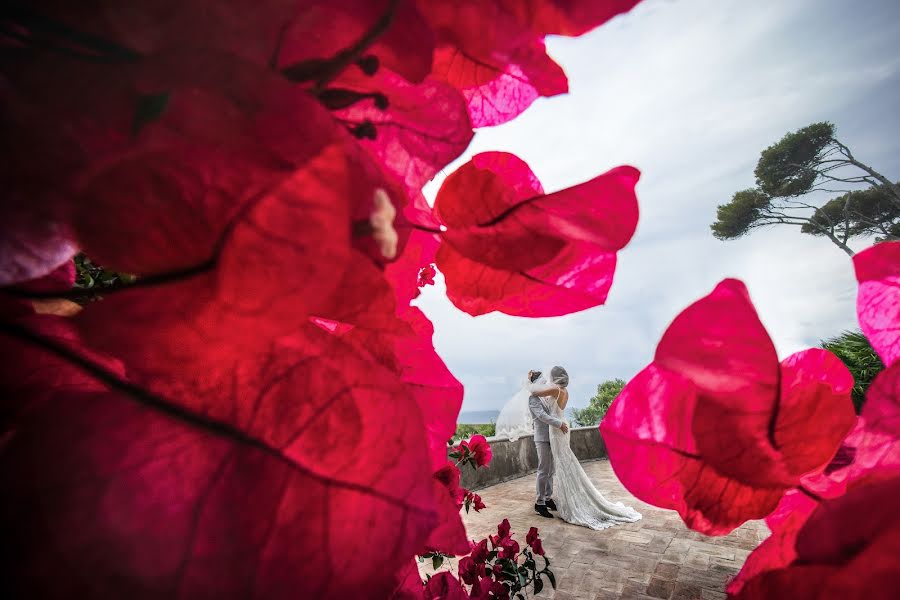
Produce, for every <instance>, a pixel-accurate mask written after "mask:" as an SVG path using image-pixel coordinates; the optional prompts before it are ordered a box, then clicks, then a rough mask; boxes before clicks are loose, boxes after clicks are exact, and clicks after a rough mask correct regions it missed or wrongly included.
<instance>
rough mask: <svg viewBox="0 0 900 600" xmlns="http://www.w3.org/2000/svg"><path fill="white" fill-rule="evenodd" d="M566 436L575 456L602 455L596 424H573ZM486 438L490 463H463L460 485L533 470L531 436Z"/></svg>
mask: <svg viewBox="0 0 900 600" xmlns="http://www.w3.org/2000/svg"><path fill="white" fill-rule="evenodd" d="M570 438H571V442H570V443H571V446H572V451H573V452H575V456H577V457H578V460H581V461H586V460H596V459H598V458H606V446H605V445H604V444H603V438H601V437H600V430H599V429H597V426H596V425H594V426H591V427H576V428H573V429H572V430H571V435H570ZM487 441H488V443H490V445H491V450H492V451H493V455H494V457H493V459H491V464H490V465H488V466H487V467H482V468H480V469H477V470H475V469H472V468H471V467H468V466H466V467H463V468H462V469H461V471H462V479H461V480H460V484H461V485H462V486H463V487H464V488H467V489H470V490H478V489H481V488H485V487H488V486H491V485H494V484H495V483H501V482H503V481H508V480H510V479H516V478H517V477H522V476H523V475H528V474H529V473H534V472H535V471H536V470H537V451H536V450H535V447H534V437H533V436H530V435H526V436H523V437H520V438H519V439H517V440H516V441H515V442H511V441H509V440H508V439H506V438H501V437H489V438H487Z"/></svg>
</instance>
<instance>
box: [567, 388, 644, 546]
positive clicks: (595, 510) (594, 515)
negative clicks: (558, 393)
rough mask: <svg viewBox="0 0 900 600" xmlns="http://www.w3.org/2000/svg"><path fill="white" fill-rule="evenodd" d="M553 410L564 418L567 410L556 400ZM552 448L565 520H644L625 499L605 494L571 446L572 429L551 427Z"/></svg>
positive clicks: (600, 524) (597, 523)
mask: <svg viewBox="0 0 900 600" xmlns="http://www.w3.org/2000/svg"><path fill="white" fill-rule="evenodd" d="M552 402H553V404H552V406H551V409H550V412H551V414H553V415H554V416H555V417H558V418H560V419H563V418H564V417H563V411H562V409H560V408H559V405H558V404H557V403H556V401H555V400H552ZM550 449H551V450H552V452H553V462H554V466H555V470H556V474H555V475H554V477H553V500H554V502H556V507H557V509H558V510H557V514H558V515H559V516H560V518H562V519H563V520H564V521H567V522H568V523H573V524H575V525H583V526H584V527H590V528H591V529H606V528H607V527H612V526H613V525H618V524H620V523H633V522H635V521H638V520H640V518H641V514H640V513H639V512H637V511H636V510H634V509H633V508H631V507H628V506H625V505H624V504H622V503H621V502H610V501H609V500H607V499H606V498H604V497H603V494H601V493H600V492H599V491H597V488H595V487H594V484H593V483H592V482H591V480H590V479H589V478H588V476H587V473H585V472H584V469H583V468H582V467H581V463H580V462H579V461H578V457H577V456H575V453H574V452H572V448H571V447H570V446H569V433H568V432H566V433H563V432H562V431H560V430H559V429H557V428H556V427H551V428H550Z"/></svg>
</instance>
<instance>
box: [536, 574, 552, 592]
mask: <svg viewBox="0 0 900 600" xmlns="http://www.w3.org/2000/svg"><path fill="white" fill-rule="evenodd" d="M551 581H552V580H551ZM553 588H554V589H556V586H555V585H554V586H553ZM542 589H544V582H543V581H541V576H540V575H537V576H536V577H535V578H534V593H535V594H540V593H541V590H542Z"/></svg>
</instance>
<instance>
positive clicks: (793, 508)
mask: <svg viewBox="0 0 900 600" xmlns="http://www.w3.org/2000/svg"><path fill="white" fill-rule="evenodd" d="M817 506H818V503H817V502H816V501H815V500H813V499H812V498H810V497H809V496H807V495H806V494H803V493H802V492H799V491H797V490H792V491H790V492H788V493H786V494H785V495H784V498H782V499H781V502H780V503H779V504H778V507H777V508H776V509H775V510H774V511H773V512H772V514H770V515H769V516H768V517H766V524H767V525H768V526H769V528H770V529H771V530H772V534H771V535H770V536H769V537H767V538H766V539H765V540H764V541H763V542H762V543H761V544H760V545H759V546H757V547H756V549H755V550H754V551H753V552H751V553H750V556H748V557H747V560H746V561H745V562H744V565H743V566H742V567H741V571H740V572H739V573H738V574H737V575H736V576H735V578H734V579H733V580H732V581H731V582H730V583H729V584H728V588H727V591H728V593H729V594H737V593H738V592H740V591H741V588H743V587H744V585H745V584H746V583H747V581H749V580H750V579H752V578H754V577H756V576H757V575H759V574H760V573H764V572H766V571H772V570H774V569H780V568H782V567H786V566H788V565H789V564H791V562H792V561H793V560H794V559H795V558H796V557H797V551H796V550H795V549H794V544H795V543H796V541H797V532H798V531H799V530H800V528H801V527H802V526H803V524H804V523H805V522H806V519H807V518H808V517H809V515H810V514H812V512H813V511H814V510H815V508H816V507H817Z"/></svg>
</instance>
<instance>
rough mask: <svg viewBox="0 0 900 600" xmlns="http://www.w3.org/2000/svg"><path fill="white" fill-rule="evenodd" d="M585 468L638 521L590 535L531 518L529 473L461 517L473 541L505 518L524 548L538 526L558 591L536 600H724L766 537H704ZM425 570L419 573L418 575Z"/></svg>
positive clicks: (606, 473) (759, 527)
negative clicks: (730, 582) (531, 529)
mask: <svg viewBox="0 0 900 600" xmlns="http://www.w3.org/2000/svg"><path fill="white" fill-rule="evenodd" d="M583 466H584V468H585V471H586V472H587V474H588V476H589V477H590V478H591V479H592V480H593V482H594V485H596V486H597V489H599V490H600V491H601V492H602V493H603V494H604V495H605V496H606V497H607V498H608V499H610V500H614V501H621V502H624V503H625V504H626V505H628V506H633V507H634V508H635V509H637V510H638V512H640V513H641V514H642V515H643V519H641V520H640V521H638V522H637V523H631V524H627V525H619V526H616V527H612V528H610V529H606V530H604V531H593V530H591V529H587V528H585V527H579V526H576V525H570V524H568V523H566V522H565V521H563V520H561V519H553V520H550V519H545V518H543V517H540V516H539V515H537V514H535V513H534V481H535V480H534V478H535V476H534V474H532V475H527V476H525V477H521V478H519V479H515V480H513V481H508V482H506V483H501V484H498V485H494V486H491V487H488V488H485V489H483V490H479V491H478V493H479V494H480V495H481V497H482V499H483V500H484V503H485V504H486V505H487V508H486V509H484V510H482V511H481V513H476V512H474V511H472V512H470V513H469V514H468V515H466V514H465V512H464V513H463V517H464V520H465V523H466V529H467V531H468V533H469V537H470V538H471V539H474V540H475V541H478V540H481V539H483V538H485V537H486V536H487V535H488V534H492V533H496V528H497V523H499V522H500V521H502V520H503V518H504V517H506V518H508V519H509V521H510V524H511V526H512V531H513V534H514V536H515V539H516V540H518V542H519V543H520V544H523V545H524V543H525V534H526V533H527V532H528V528H529V527H532V526H536V527H538V529H539V531H540V536H541V539H542V540H543V542H544V550H545V552H546V554H547V557H548V558H549V559H550V563H551V564H550V568H551V570H552V571H553V572H554V574H555V575H556V581H557V589H556V591H555V592H554V591H553V589H552V588H551V587H550V586H549V585H547V586H546V587H545V589H544V591H542V592H541V593H540V594H539V595H538V596H537V597H538V598H555V599H556V600H571V599H574V598H579V599H580V598H588V599H596V600H607V599H613V598H638V599H648V598H668V599H672V600H675V599H678V600H683V599H689V598H701V599H704V600H705V599H711V598H725V593H724V589H725V584H726V583H727V582H728V580H730V579H731V578H732V577H733V576H734V575H735V574H736V573H737V572H738V571H739V570H740V568H741V565H742V564H743V562H744V559H745V558H746V557H747V555H748V554H749V553H750V552H751V551H752V550H753V549H754V548H755V547H756V546H757V544H759V542H760V541H762V540H763V539H764V538H765V537H766V536H767V535H768V533H769V532H768V529H767V528H766V525H765V523H763V522H762V521H752V522H749V523H745V524H744V525H743V526H742V527H740V528H739V529H737V530H735V531H733V532H732V533H731V534H730V535H727V536H724V537H707V536H704V535H701V534H699V533H696V532H694V531H691V530H690V529H688V528H687V527H685V525H684V523H682V522H681V519H680V517H679V516H678V514H677V513H676V512H674V511H670V510H663V509H659V508H655V507H652V506H650V505H648V504H644V503H643V502H641V501H639V500H637V499H636V498H635V497H634V496H632V495H631V494H629V493H628V491H626V490H625V488H624V487H623V486H622V484H621V483H619V481H618V479H616V476H615V475H614V474H613V471H612V468H611V467H610V465H609V461H607V460H598V461H594V462H589V463H584V465H583ZM428 562H430V561H428ZM538 564H539V565H540V564H542V561H540V560H539V561H538ZM430 570H431V569H430V568H427V569H426V568H425V566H424V565H423V566H422V568H421V571H422V573H423V574H424V573H425V572H428V571H430ZM453 572H454V573H455V572H456V569H455V566H454V568H453ZM545 583H546V579H545ZM529 591H530V592H533V590H529ZM531 596H533V594H532V593H530V594H529V597H531Z"/></svg>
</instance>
